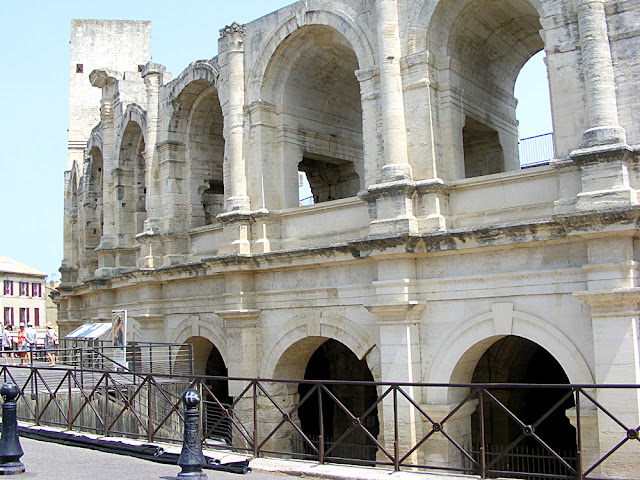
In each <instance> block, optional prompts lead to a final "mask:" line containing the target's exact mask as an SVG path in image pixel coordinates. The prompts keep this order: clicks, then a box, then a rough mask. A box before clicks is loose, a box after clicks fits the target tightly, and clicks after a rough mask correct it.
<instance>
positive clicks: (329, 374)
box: [298, 339, 380, 460]
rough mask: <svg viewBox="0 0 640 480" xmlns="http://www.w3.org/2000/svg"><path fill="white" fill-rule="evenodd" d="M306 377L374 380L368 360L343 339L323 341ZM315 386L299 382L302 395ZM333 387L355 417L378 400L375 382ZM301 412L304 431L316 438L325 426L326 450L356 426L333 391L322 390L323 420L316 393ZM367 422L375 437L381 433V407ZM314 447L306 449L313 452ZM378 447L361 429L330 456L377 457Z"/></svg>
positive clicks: (362, 458)
mask: <svg viewBox="0 0 640 480" xmlns="http://www.w3.org/2000/svg"><path fill="white" fill-rule="evenodd" d="M304 379H305V380H349V381H367V382H372V381H373V376H372V375H371V371H370V370H369V368H368V366H367V362H366V360H359V359H358V358H357V357H356V356H355V354H354V353H353V352H352V351H351V350H349V349H348V348H347V347H346V346H345V345H343V344H342V343H340V342H338V341H336V340H333V339H329V340H326V341H325V342H324V343H322V344H321V345H320V346H319V347H318V348H317V349H316V350H315V352H313V354H312V355H311V358H310V359H309V361H308V363H307V366H306V369H305V374H304ZM311 388H312V386H311V385H308V384H300V385H299V386H298V394H299V396H300V398H304V396H305V395H306V394H307V393H308V392H309V390H310V389H311ZM327 390H329V391H330V392H331V393H332V394H333V395H334V396H335V397H336V398H337V399H338V400H339V401H340V403H342V405H344V406H345V407H346V409H347V410H348V411H349V412H351V414H353V415H354V416H355V417H360V416H361V415H363V414H364V413H365V412H366V411H367V410H368V409H369V408H370V407H371V406H372V405H373V404H374V403H375V401H376V399H377V393H376V388H375V387H374V386H372V385H367V386H363V385H331V384H329V385H327ZM298 416H299V419H300V425H301V428H302V431H303V432H304V433H305V435H307V437H309V438H310V439H312V440H313V441H314V442H317V441H318V438H319V435H320V426H321V425H322V426H323V428H324V441H325V451H329V450H330V449H331V448H332V447H333V445H334V442H336V441H337V440H339V438H340V437H341V436H342V435H343V434H344V433H346V431H347V430H349V428H350V427H352V426H353V420H352V419H351V417H350V416H349V415H347V414H346V413H345V411H344V410H343V409H342V408H340V407H339V405H338V404H337V403H336V402H335V401H334V400H333V399H332V398H331V397H330V395H329V394H327V393H326V392H323V394H322V423H321V416H320V409H319V408H318V397H317V395H312V397H310V399H309V400H308V401H306V402H305V403H303V404H302V405H301V406H300V408H299V410H298ZM363 426H364V427H365V428H366V429H367V430H368V431H369V433H371V434H372V435H373V436H374V437H376V438H377V437H378V434H379V433H380V423H379V420H378V412H377V408H374V409H373V410H372V411H371V412H370V413H369V414H368V415H367V416H366V417H365V418H364V420H363ZM309 451H310V449H309V448H307V449H306V453H309ZM376 451H377V449H376V447H375V445H374V443H373V442H372V441H371V439H370V438H369V437H368V436H367V435H366V434H365V433H364V432H363V431H362V430H360V429H354V430H353V431H352V432H350V433H349V434H348V435H347V436H346V437H345V438H344V439H343V440H341V441H340V443H339V444H337V445H336V446H335V448H334V449H333V450H332V451H329V453H328V457H329V458H330V459H333V460H339V459H358V460H375V457H376Z"/></svg>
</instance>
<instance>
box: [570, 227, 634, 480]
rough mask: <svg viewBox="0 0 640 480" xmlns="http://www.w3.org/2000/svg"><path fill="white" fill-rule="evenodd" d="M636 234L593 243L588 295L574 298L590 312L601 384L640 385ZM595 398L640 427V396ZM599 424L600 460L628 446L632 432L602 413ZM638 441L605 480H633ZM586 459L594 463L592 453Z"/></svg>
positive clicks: (616, 457)
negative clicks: (621, 479)
mask: <svg viewBox="0 0 640 480" xmlns="http://www.w3.org/2000/svg"><path fill="white" fill-rule="evenodd" d="M633 234H634V230H629V231H628V232H626V233H625V232H621V233H620V234H618V235H617V236H615V237H613V236H612V235H610V236H608V237H606V238H602V239H593V240H589V242H588V253H589V263H588V264H586V265H584V266H583V269H584V271H585V274H586V278H587V285H588V291H586V292H577V293H575V294H574V296H575V297H576V298H578V299H579V300H581V301H583V302H585V303H586V304H587V305H588V306H589V308H590V310H591V324H592V328H593V352H594V361H595V365H594V373H595V381H596V383H597V384H636V385H637V384H640V340H639V338H638V336H639V333H638V332H639V331H638V327H639V323H640V322H639V320H640V309H639V308H638V305H639V302H640V288H639V287H638V286H637V284H638V280H639V276H638V262H637V261H636V260H634V258H635V253H634V250H635V247H634V243H635V241H634V238H633ZM596 395H597V397H596V400H597V401H598V402H600V404H601V405H602V406H603V407H604V408H606V409H607V410H608V411H609V412H610V413H611V414H612V415H614V416H615V417H616V418H617V419H618V420H619V421H620V422H622V424H624V425H625V427H626V428H627V429H636V428H638V426H640V390H638V389H634V388H632V389H621V388H617V389H599V390H598V391H597V392H596ZM590 408H591V407H590ZM597 418H598V433H599V448H600V451H599V452H598V453H599V457H598V458H600V457H602V456H604V455H605V454H607V452H608V451H609V450H610V449H612V448H613V447H614V446H616V445H617V444H618V443H619V442H620V441H622V440H624V439H625V438H626V437H627V432H626V431H625V430H624V429H623V428H622V427H621V426H620V425H619V424H617V423H616V422H614V421H613V420H612V419H611V418H610V417H609V416H608V415H607V414H605V413H604V412H603V411H602V410H601V409H598V410H597ZM636 441H637V440H634V441H628V442H627V444H626V445H624V446H623V447H622V448H621V449H620V450H618V451H617V452H616V453H615V454H613V455H612V456H611V457H610V458H609V459H607V460H606V461H605V462H604V463H603V464H602V466H601V470H600V472H601V474H602V475H603V476H604V477H605V478H606V477H612V478H632V477H633V475H632V473H633V474H635V468H636V467H635V466H636V465H638V464H640V452H639V451H638V448H637V443H636ZM585 453H586V454H587V456H588V457H590V458H592V457H595V455H593V453H592V452H585ZM588 467H589V465H585V468H588ZM625 473H626V474H625Z"/></svg>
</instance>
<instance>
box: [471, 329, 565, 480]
mask: <svg viewBox="0 0 640 480" xmlns="http://www.w3.org/2000/svg"><path fill="white" fill-rule="evenodd" d="M472 382H473V383H522V384H568V383H569V379H568V378H567V375H566V373H565V372H564V370H563V368H562V366H561V365H560V364H559V363H558V361H557V360H556V359H555V358H554V357H553V356H552V355H551V354H550V353H549V352H548V351H547V350H545V349H544V348H542V347H541V346H540V345H538V344H536V343H534V342H532V341H530V340H527V339H525V338H522V337H518V336H515V335H508V336H506V337H503V338H501V339H499V340H497V341H496V342H495V343H493V344H492V345H491V346H490V347H489V348H488V349H487V350H486V351H485V352H484V354H483V355H482V357H481V358H480V360H479V361H478V363H477V364H476V367H475V370H474V371H473V377H472ZM568 392H569V389H565V388H518V389H494V388H491V389H490V393H491V394H492V395H493V396H495V398H496V399H497V400H498V401H499V402H501V403H502V405H503V406H504V407H506V408H507V409H508V410H509V411H510V412H511V413H513V415H515V416H516V417H517V418H518V419H520V420H521V421H522V422H523V423H524V424H525V425H535V433H536V435H538V436H539V437H540V438H541V439H542V440H543V441H544V442H545V443H546V444H547V445H548V446H549V447H550V448H552V449H553V450H554V451H555V452H557V453H558V454H560V456H562V457H563V458H564V459H569V463H570V464H571V463H573V465H572V466H574V467H575V458H576V430H575V428H574V427H573V426H572V425H571V423H570V422H569V419H568V418H567V416H566V411H567V409H569V408H572V407H574V406H575V401H574V398H573V396H569V397H568V398H567V399H566V400H564V402H562V403H561V404H560V406H558V407H556V408H555V409H554V406H555V405H556V404H557V403H558V402H560V401H561V400H562V398H563V397H564V396H565V395H566V394H567V393H568ZM549 411H551V413H549V414H548V416H547V417H546V418H545V419H544V420H543V421H542V422H540V423H539V424H537V422H538V421H539V420H540V419H541V418H542V417H543V416H544V415H546V414H547V413H548V412H549ZM479 416H480V413H479V411H478V410H476V411H475V413H474V414H473V415H472V419H471V423H472V429H471V433H472V439H473V444H474V450H475V451H479V446H480V444H481V440H482V438H481V429H480V418H479ZM522 436H523V428H522V427H521V426H520V425H519V424H518V423H517V422H516V421H515V420H514V419H513V418H511V417H510V416H509V414H507V412H506V411H505V410H504V409H503V408H502V407H501V406H499V405H498V404H497V403H496V402H494V401H491V400H485V405H484V442H485V451H486V452H487V459H488V461H493V460H496V459H497V456H498V454H500V453H501V452H504V451H505V450H507V448H508V446H510V445H511V444H512V443H513V442H515V441H517V440H518V439H520V441H519V442H518V443H517V444H516V445H514V446H513V448H512V449H511V450H510V451H509V452H508V453H507V454H506V455H505V456H504V457H503V458H502V459H500V460H498V461H497V462H496V464H495V465H493V466H492V467H491V470H502V471H507V472H519V473H529V474H559V475H564V474H569V470H568V469H566V467H564V466H563V465H562V464H561V463H560V462H559V461H558V460H557V459H555V458H554V457H553V456H552V455H551V454H550V453H549V451H548V450H547V449H545V448H544V447H543V446H542V445H541V444H540V443H539V442H538V441H537V440H536V439H535V438H534V437H533V436H524V437H523V438H521V437H522Z"/></svg>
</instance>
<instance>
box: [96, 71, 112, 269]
mask: <svg viewBox="0 0 640 480" xmlns="http://www.w3.org/2000/svg"><path fill="white" fill-rule="evenodd" d="M89 80H90V81H91V85H92V86H94V87H97V88H100V89H102V99H101V100H100V121H101V122H102V175H103V176H102V179H103V184H102V212H103V230H102V237H101V238H100V245H98V248H96V253H97V256H98V269H97V270H96V272H95V276H96V277H98V278H108V277H110V276H111V274H112V270H113V268H114V267H115V256H114V252H113V249H114V247H115V238H116V235H117V233H118V232H116V231H115V228H116V225H115V202H116V198H115V188H114V181H113V172H114V170H115V168H116V161H117V155H116V152H115V125H114V117H115V115H114V103H115V96H116V91H117V80H118V79H117V74H116V73H115V72H108V71H106V70H94V71H93V72H91V74H90V75H89Z"/></svg>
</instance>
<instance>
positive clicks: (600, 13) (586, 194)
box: [571, 0, 638, 211]
mask: <svg viewBox="0 0 640 480" xmlns="http://www.w3.org/2000/svg"><path fill="white" fill-rule="evenodd" d="M576 10H577V14H578V27H579V31H580V42H581V46H582V67H583V73H584V79H585V89H586V92H585V93H586V100H587V119H588V125H589V128H588V129H587V130H586V131H585V132H584V134H583V137H582V143H581V145H580V148H579V149H578V150H576V151H574V152H572V153H571V158H572V159H573V160H574V162H575V163H576V164H578V165H579V166H580V171H581V176H582V192H581V193H580V194H579V195H578V201H577V204H576V209H577V210H579V211H585V210H596V209H602V208H617V207H625V206H628V205H635V204H637V202H638V199H637V194H636V192H635V190H634V189H633V188H632V187H631V186H630V180H629V175H630V174H629V170H630V162H631V150H630V148H629V147H628V146H627V145H626V134H625V131H624V128H622V127H621V126H620V125H619V124H618V107H617V99H616V86H615V77H614V72H613V63H612V60H611V49H610V45H609V35H608V31H607V19H606V12H605V8H604V2H603V1H602V0H576Z"/></svg>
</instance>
